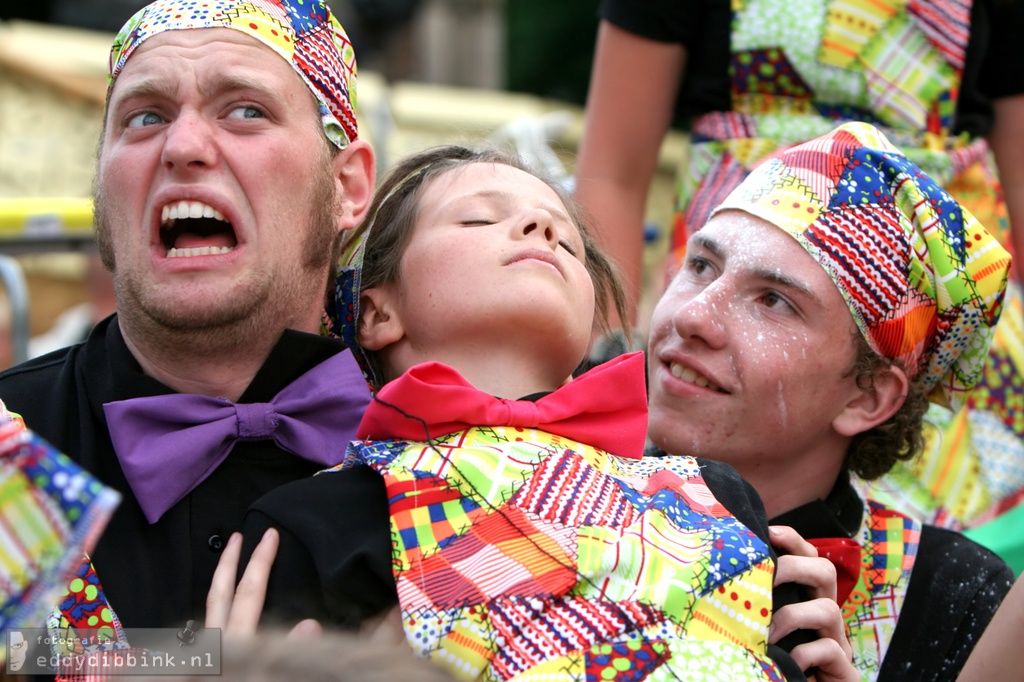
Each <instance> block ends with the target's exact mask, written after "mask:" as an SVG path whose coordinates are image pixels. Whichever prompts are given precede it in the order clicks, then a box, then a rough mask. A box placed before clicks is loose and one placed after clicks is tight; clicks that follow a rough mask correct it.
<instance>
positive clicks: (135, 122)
mask: <svg viewBox="0 0 1024 682" xmlns="http://www.w3.org/2000/svg"><path fill="white" fill-rule="evenodd" d="M163 121H164V120H163V119H162V118H161V117H160V116H159V115H158V114H154V113H153V112H152V111H144V112H143V113H141V114H136V115H135V116H132V117H131V118H130V119H128V127H129V128H144V127H146V126H155V125H157V124H158V123H163Z"/></svg>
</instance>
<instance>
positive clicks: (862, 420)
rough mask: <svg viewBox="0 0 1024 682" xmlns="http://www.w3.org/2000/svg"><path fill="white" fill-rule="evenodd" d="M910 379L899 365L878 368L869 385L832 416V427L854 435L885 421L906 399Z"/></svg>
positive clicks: (842, 432)
mask: <svg viewBox="0 0 1024 682" xmlns="http://www.w3.org/2000/svg"><path fill="white" fill-rule="evenodd" d="M909 389H910V380H909V379H908V378H907V373H906V372H904V371H903V370H902V369H901V368H900V367H899V366H897V365H889V367H888V368H886V369H883V370H881V371H879V372H876V373H875V375H874V377H873V378H872V382H871V385H870V386H867V387H865V388H861V389H860V390H859V391H858V392H857V394H856V396H855V397H854V398H853V399H852V400H851V401H850V402H849V403H847V405H846V407H845V408H844V409H843V411H842V412H840V413H839V414H838V415H837V416H836V418H835V419H833V420H832V427H833V428H834V429H835V430H836V431H837V432H839V433H840V434H842V435H844V436H849V437H852V436H855V435H857V434H858V433H863V432H864V431H867V430H868V429H873V428H874V427H876V426H878V425H879V424H883V423H885V421H886V420H888V419H889V418H890V417H891V416H893V415H894V414H896V412H897V411H899V409H900V408H901V407H903V402H904V401H905V400H906V399H907V392H908V391H909Z"/></svg>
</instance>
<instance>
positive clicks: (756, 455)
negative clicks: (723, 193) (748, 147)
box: [648, 123, 1013, 680]
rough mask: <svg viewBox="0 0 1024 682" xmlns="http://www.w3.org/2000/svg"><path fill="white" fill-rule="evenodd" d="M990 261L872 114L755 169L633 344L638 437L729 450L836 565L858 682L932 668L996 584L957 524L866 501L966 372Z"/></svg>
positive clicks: (1005, 577)
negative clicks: (865, 486)
mask: <svg viewBox="0 0 1024 682" xmlns="http://www.w3.org/2000/svg"><path fill="white" fill-rule="evenodd" d="M1009 266H1010V257H1009V255H1008V254H1007V253H1006V252H1005V251H1004V250H1003V249H1002V248H1001V247H1000V246H999V245H998V243H997V242H996V241H995V240H994V239H993V238H992V237H991V236H990V235H989V234H988V233H987V232H986V231H985V230H984V228H982V226H981V225H980V224H979V223H978V222H977V221H976V220H975V219H974V218H973V217H972V216H971V215H970V213H968V212H966V211H964V210H963V209H962V207H960V206H959V205H958V204H957V203H956V202H955V201H954V200H953V199H952V198H951V197H950V196H949V195H948V194H947V193H946V192H945V191H943V190H942V189H940V188H939V187H938V186H937V185H936V184H935V183H934V182H933V181H932V180H931V178H929V177H928V176H927V175H926V174H925V173H923V172H922V171H921V170H920V169H919V168H917V167H916V166H914V165H913V164H912V163H911V162H909V161H908V160H907V159H906V157H905V156H903V155H902V154H901V153H900V152H899V151H898V150H896V149H895V148H894V147H893V146H892V145H891V144H889V142H888V141H887V140H886V139H885V138H884V137H883V136H882V135H881V134H880V133H879V132H878V131H877V130H876V129H874V128H873V127H871V126H869V125H867V124H860V123H854V124H845V125H843V126H841V127H839V128H837V129H836V130H835V131H833V132H832V133H830V134H828V135H825V136H823V137H821V138H817V139H815V140H812V141H810V142H808V143H805V144H801V145H798V146H796V147H793V148H791V149H789V150H787V151H785V152H782V153H780V154H778V155H776V156H775V157H773V158H772V159H770V160H768V161H766V162H765V163H764V164H763V165H761V166H759V167H758V168H757V169H756V170H755V171H754V172H753V173H752V174H751V175H750V176H749V178H747V179H746V180H745V181H744V182H743V183H742V184H741V185H740V186H739V187H738V188H737V189H736V190H735V191H734V192H733V193H732V194H730V195H729V197H728V198H727V199H726V200H725V201H724V202H723V203H722V204H721V205H720V206H719V207H718V209H717V210H716V211H715V212H714V214H713V215H712V218H711V219H710V220H709V221H708V223H707V224H706V225H705V227H704V228H702V229H701V230H700V231H698V232H696V233H695V234H694V235H693V237H692V238H691V239H690V242H689V245H688V247H687V254H686V259H685V262H684V265H683V267H682V269H681V271H680V272H679V273H678V274H677V276H676V277H675V278H674V280H673V281H672V283H671V284H670V286H669V288H668V290H667V291H666V292H665V294H664V296H663V297H662V299H661V301H660V302H659V304H658V306H657V308H656V310H655V312H654V315H653V320H652V324H651V341H650V347H649V356H648V362H649V379H650V421H649V428H648V435H649V437H650V439H651V441H652V442H653V443H654V444H655V445H656V446H657V447H658V448H660V449H661V450H663V451H664V452H666V453H670V454H679V455H683V454H691V455H700V456H704V457H709V458H715V459H721V460H724V461H726V462H728V463H730V464H732V465H733V466H734V467H735V468H736V469H737V470H738V471H739V473H740V474H741V475H742V476H743V477H744V478H745V479H746V480H747V481H749V482H750V483H751V484H752V485H753V486H754V488H755V489H756V490H757V491H758V493H759V494H760V495H761V498H762V499H763V501H764V503H765V507H766V509H767V511H768V515H769V517H770V518H771V519H772V521H771V522H772V523H775V524H780V525H788V526H792V527H793V528H795V529H796V531H797V532H799V533H800V534H801V535H803V536H804V537H805V538H807V539H809V540H810V541H811V542H812V543H814V544H816V545H817V546H818V548H819V552H820V553H821V554H822V555H823V556H828V557H829V558H831V559H832V560H833V562H834V563H835V564H836V567H837V571H838V573H839V596H838V601H839V603H840V605H841V607H842V609H843V614H844V620H845V621H846V627H847V633H848V635H849V637H850V641H851V644H852V645H853V649H854V665H855V666H856V667H857V668H858V669H859V670H860V671H861V673H862V676H863V679H865V680H872V679H899V680H906V679H929V680H930V679H948V678H952V677H955V675H956V673H957V671H959V670H960V668H961V667H962V666H963V664H964V661H965V660H966V658H967V655H968V654H969V653H970V650H971V648H972V647H973V645H974V643H975V641H976V640H977V638H978V636H979V635H980V634H981V632H982V630H983V629H984V627H985V625H986V624H987V623H988V621H989V620H990V619H991V617H992V614H993V613H994V612H995V610H996V607H997V606H998V604H999V602H1000V600H1001V599H1002V597H1003V596H1004V595H1005V594H1006V592H1007V591H1008V590H1009V588H1010V585H1011V583H1012V579H1013V574H1012V572H1011V571H1010V569H1009V567H1008V566H1006V564H1005V563H1004V562H1003V561H1002V560H1001V559H999V558H997V557H996V556H995V555H993V554H992V553H990V552H989V551H987V550H986V549H984V548H982V547H981V546H979V545H977V544H975V543H973V542H971V541H969V540H967V539H965V538H963V537H962V536H960V535H959V534H957V533H954V532H950V531H946V530H942V529H939V528H935V527H931V526H927V525H924V526H923V525H922V524H921V523H919V522H917V521H915V520H913V519H911V518H909V517H908V516H905V515H904V514H901V513H900V511H899V510H895V509H889V508H886V507H884V506H882V505H878V504H876V503H874V502H872V501H871V500H865V499H862V498H861V497H860V495H859V494H858V493H857V492H856V491H855V490H854V488H853V487H852V485H851V482H850V477H851V475H856V476H859V477H861V478H863V479H867V480H871V479H874V478H877V477H879V476H881V475H882V474H884V473H886V472H887V471H888V470H889V469H890V468H891V467H892V466H893V465H894V464H895V463H896V462H897V461H898V460H900V459H906V458H909V457H912V456H913V455H914V454H915V452H916V451H917V450H918V449H919V448H920V444H921V438H922V436H921V420H922V417H923V415H924V413H925V410H926V406H927V402H928V400H929V399H932V400H936V401H942V402H944V403H946V404H950V405H954V406H955V405H957V404H959V403H960V402H961V401H962V399H963V397H964V395H965V393H966V392H967V391H969V390H970V388H971V386H973V385H974V383H975V382H976V381H977V380H978V376H979V374H980V372H981V368H982V363H983V360H984V357H985V352H986V348H987V345H988V342H989V340H990V337H991V332H992V327H993V325H994V324H995V322H996V320H997V319H998V317H999V312H1000V306H1001V303H1002V298H1003V291H1004V287H1005V284H1006V278H1007V271H1008V268H1009Z"/></svg>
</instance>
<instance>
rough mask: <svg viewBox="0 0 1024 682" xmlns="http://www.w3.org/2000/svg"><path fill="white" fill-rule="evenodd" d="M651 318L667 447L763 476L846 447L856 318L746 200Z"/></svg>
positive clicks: (656, 417)
mask: <svg viewBox="0 0 1024 682" xmlns="http://www.w3.org/2000/svg"><path fill="white" fill-rule="evenodd" d="M650 328H651V330H652V332H651V342H650V348H649V350H650V353H649V356H648V362H649V378H650V406H651V413H650V421H649V434H650V436H651V440H652V441H653V442H654V443H655V444H656V445H658V446H659V447H661V448H663V449H664V450H666V451H667V452H669V453H672V454H695V455H700V456H704V457H709V458H712V459H721V460H724V461H727V462H729V463H731V464H733V466H735V467H736V468H737V469H738V470H739V472H740V473H741V474H742V475H744V476H745V477H746V478H748V479H749V480H751V481H752V482H753V480H754V478H755V477H756V476H755V474H756V473H757V472H758V470H759V469H762V468H766V467H771V468H773V470H774V471H776V472H778V474H779V475H782V472H784V471H785V470H787V469H791V468H793V467H798V466H799V467H803V466H805V465H806V462H808V461H811V460H812V459H813V458H815V457H821V456H823V455H822V453H823V452H825V451H827V452H828V453H830V454H829V456H830V457H833V456H834V457H839V458H841V457H842V456H843V454H844V448H843V447H839V448H836V447H835V444H836V442H837V441H836V439H837V436H836V434H835V433H834V431H833V430H832V427H831V423H832V421H833V420H834V419H835V418H836V416H837V415H839V414H840V413H841V412H842V411H843V409H844V408H845V407H846V406H847V405H848V403H849V402H850V401H851V400H852V399H854V398H855V397H856V396H857V395H859V394H860V391H859V389H857V387H856V383H855V382H854V380H853V379H852V377H849V376H844V375H845V374H846V373H847V371H848V370H849V369H850V367H851V366H852V363H853V360H854V358H855V344H854V338H855V337H854V334H855V333H856V329H855V327H854V324H853V319H852V317H851V316H850V312H849V309H848V308H847V306H846V303H845V302H844V301H843V298H842V296H841V295H840V293H839V290H838V289H837V288H836V286H835V284H834V283H833V282H832V280H831V279H830V278H829V276H828V274H827V273H826V272H825V270H824V269H822V268H821V266H820V265H819V264H818V263H817V262H816V261H815V260H814V259H813V258H812V257H811V256H810V254H808V253H807V252H806V251H805V250H804V249H803V247H802V246H800V244H799V243H798V242H797V241H796V240H795V239H793V238H792V237H790V236H789V235H788V234H786V233H784V232H783V231H782V230H780V229H778V228H777V227H775V226H774V225H772V224H771V223H769V222H767V221H764V220H762V219H760V218H755V217H753V216H751V215H749V214H747V213H743V212H741V211H725V212H722V213H721V214H719V215H717V216H715V218H713V219H712V220H711V221H710V222H709V223H708V224H707V226H706V227H704V228H703V229H702V230H701V231H699V232H698V233H697V234H696V235H694V237H693V238H691V240H690V243H689V245H688V247H687V257H686V261H685V263H684V265H683V267H682V268H681V270H680V272H679V273H678V274H677V275H676V277H675V279H674V280H673V281H672V283H671V284H670V285H669V287H668V289H667V290H666V292H665V294H664V296H663V297H662V299H661V300H660V302H659V303H658V305H657V307H656V308H655V311H654V315H653V319H652V321H651V327H650ZM833 451H836V454H835V455H832V454H831V453H832V452H833ZM755 487H757V485H756V483H755Z"/></svg>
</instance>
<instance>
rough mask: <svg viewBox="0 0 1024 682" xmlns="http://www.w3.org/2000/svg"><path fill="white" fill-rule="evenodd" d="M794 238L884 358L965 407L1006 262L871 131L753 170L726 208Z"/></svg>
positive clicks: (846, 134) (864, 128)
mask: <svg viewBox="0 0 1024 682" xmlns="http://www.w3.org/2000/svg"><path fill="white" fill-rule="evenodd" d="M726 209H739V210H742V211H746V212H747V213H750V214H752V215H755V216H757V217H759V218H762V219H764V220H766V221H768V222H769V223H772V224H773V225H775V226H777V227H779V228H780V229H782V230H783V231H784V232H786V233H788V234H789V235H790V236H792V237H793V238H794V239H796V241H797V242H799V243H800V245H801V246H803V247H804V249H806V250H807V252H808V253H809V254H810V255H811V256H812V257H813V258H814V259H815V260H816V261H817V262H818V263H819V264H820V265H821V266H822V268H824V270H825V271H826V272H827V273H828V274H829V276H830V277H831V278H832V281H833V282H834V283H835V285H836V287H837V288H838V289H839V292H840V293H841V294H842V295H843V298H844V299H845V300H846V303H847V305H848V307H849V310H850V313H851V315H852V316H853V319H854V321H855V322H856V324H857V326H858V328H859V329H860V331H861V333H862V334H863V336H864V338H865V339H866V340H867V341H868V343H869V344H870V345H871V347H872V348H873V349H874V350H875V351H876V352H877V353H879V354H880V355H882V356H883V357H886V358H889V359H892V360H896V361H899V362H900V363H901V364H902V366H903V367H904V368H905V369H906V370H907V373H908V375H909V376H910V377H911V378H920V379H921V381H922V382H923V384H924V386H925V388H926V389H927V390H931V391H932V393H933V396H934V398H935V400H936V401H937V402H940V403H943V404H947V405H951V406H954V407H956V408H959V407H960V406H961V405H962V404H963V401H964V398H965V396H966V394H967V392H968V391H969V390H970V389H971V388H972V387H973V386H974V385H975V384H976V383H977V382H978V380H979V379H980V378H981V375H982V374H983V371H984V365H985V361H986V359H987V354H988V348H989V344H990V342H991V339H992V335H993V329H992V328H993V327H994V326H995V324H996V321H997V320H998V319H999V314H1000V311H1001V309H1002V301H1003V294H1004V291H1005V287H1006V282H1007V277H1008V271H1009V266H1010V256H1009V254H1008V253H1007V252H1006V251H1005V250H1004V249H1003V248H1002V247H1001V246H1000V245H999V242H998V241H997V240H996V239H995V238H994V237H992V235H990V234H989V233H988V232H987V231H986V230H985V228H984V227H982V225H981V224H980V223H978V221H977V220H975V218H974V216H972V215H971V214H970V212H969V211H967V210H966V209H964V208H963V207H962V206H960V204H958V203H957V201H956V200H955V199H953V197H952V196H950V195H949V193H948V192H946V191H945V190H943V189H942V188H941V187H939V186H938V185H937V184H936V183H935V181H934V180H933V179H932V178H931V177H930V176H928V175H927V174H926V173H925V172H923V171H922V170H921V169H920V168H918V167H917V166H915V165H914V164H913V163H912V162H911V161H910V160H909V159H907V157H906V156H904V155H903V154H902V153H901V152H900V151H899V150H897V149H896V148H895V147H893V146H892V145H891V144H890V143H889V141H888V140H887V139H886V138H885V137H884V136H883V135H882V134H881V133H880V132H879V131H878V130H877V129H876V128H874V127H873V126H871V125H868V124H866V123H845V124H843V125H841V126H839V127H838V128H836V129H835V130H834V131H832V132H831V133H829V134H827V135H824V136H822V137H819V138H815V139H813V140H811V141H809V142H806V143H804V144H800V145H797V146H795V147H791V148H789V149H787V150H785V151H783V152H780V153H779V154H778V155H776V156H773V157H772V158H770V159H768V160H767V161H765V162H764V163H763V164H761V165H760V166H758V167H757V168H756V169H754V170H753V171H752V172H751V174H750V175H749V176H747V178H746V179H745V180H744V181H743V183H742V184H741V185H740V186H739V187H738V188H737V189H735V190H734V191H733V192H732V194H730V195H729V196H728V197H727V198H726V199H725V200H724V201H723V202H722V204H721V205H720V207H719V209H718V210H726Z"/></svg>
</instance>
